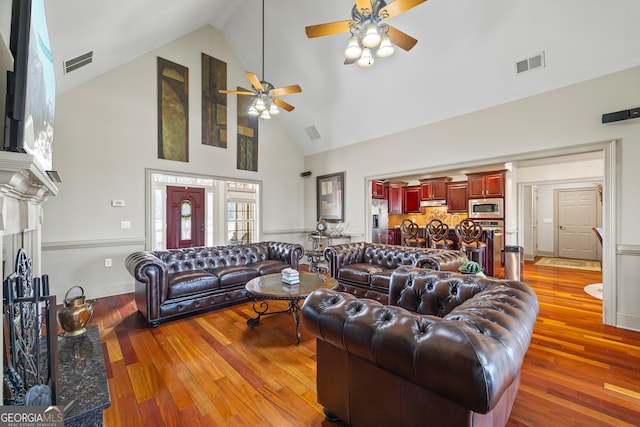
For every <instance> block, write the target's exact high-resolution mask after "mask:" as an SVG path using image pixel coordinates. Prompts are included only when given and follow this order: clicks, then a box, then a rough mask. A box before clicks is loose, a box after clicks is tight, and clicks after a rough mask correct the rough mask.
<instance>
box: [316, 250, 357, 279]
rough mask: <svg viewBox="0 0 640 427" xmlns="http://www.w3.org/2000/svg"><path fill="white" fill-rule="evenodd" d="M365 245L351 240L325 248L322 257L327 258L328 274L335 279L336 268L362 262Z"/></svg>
mask: <svg viewBox="0 0 640 427" xmlns="http://www.w3.org/2000/svg"><path fill="white" fill-rule="evenodd" d="M365 245H366V243H364V242H352V243H343V244H339V245H332V246H328V247H327V248H325V250H324V258H325V259H326V260H327V266H328V269H329V275H330V276H331V277H333V278H334V279H335V278H337V277H338V270H339V269H340V268H341V267H344V266H345V265H347V264H356V263H360V262H362V261H363V259H364V250H365Z"/></svg>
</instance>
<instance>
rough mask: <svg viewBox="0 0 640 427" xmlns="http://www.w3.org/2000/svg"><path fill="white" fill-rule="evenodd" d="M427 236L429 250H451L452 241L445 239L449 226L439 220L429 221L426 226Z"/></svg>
mask: <svg viewBox="0 0 640 427" xmlns="http://www.w3.org/2000/svg"><path fill="white" fill-rule="evenodd" d="M427 235H428V236H429V242H430V243H429V246H430V247H431V248H433V249H450V248H453V240H450V239H447V236H449V226H448V225H447V224H445V223H443V222H442V221H440V220H439V219H432V220H431V221H429V224H427Z"/></svg>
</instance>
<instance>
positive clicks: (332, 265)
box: [324, 242, 467, 304]
mask: <svg viewBox="0 0 640 427" xmlns="http://www.w3.org/2000/svg"><path fill="white" fill-rule="evenodd" d="M324 257H325V259H326V260H327V265H328V270H329V275H331V277H333V278H334V279H336V280H337V281H338V288H337V290H339V291H343V292H349V293H351V294H353V295H355V296H357V297H363V298H371V299H374V300H377V301H380V302H381V303H383V304H386V303H387V302H388V299H389V298H388V297H389V280H390V278H391V274H392V273H393V272H394V270H395V269H396V268H399V267H400V268H402V269H404V270H406V269H411V267H413V268H418V269H420V268H429V269H432V270H446V271H457V270H458V267H460V261H461V259H466V258H467V256H466V255H465V254H464V252H462V251H457V250H449V249H431V248H417V247H407V246H395V245H384V244H378V243H368V242H354V243H345V244H340V245H333V246H328V247H327V248H326V249H325V250H324Z"/></svg>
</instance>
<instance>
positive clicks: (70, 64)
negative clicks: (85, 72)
mask: <svg viewBox="0 0 640 427" xmlns="http://www.w3.org/2000/svg"><path fill="white" fill-rule="evenodd" d="M91 62H93V51H91V52H87V53H85V54H83V55H80V56H77V57H75V58H73V59H69V60H68V61H64V73H65V74H67V73H70V72H72V71H74V70H77V69H78V68H80V67H84V66H85V65H89V64H91Z"/></svg>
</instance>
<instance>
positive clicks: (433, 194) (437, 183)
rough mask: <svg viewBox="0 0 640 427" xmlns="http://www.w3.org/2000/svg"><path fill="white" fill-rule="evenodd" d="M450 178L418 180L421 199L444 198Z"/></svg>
mask: <svg viewBox="0 0 640 427" xmlns="http://www.w3.org/2000/svg"><path fill="white" fill-rule="evenodd" d="M450 180H451V178H446V177H443V178H431V179H421V180H420V199H421V200H446V198H447V183H448V182H449V181H450Z"/></svg>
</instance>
